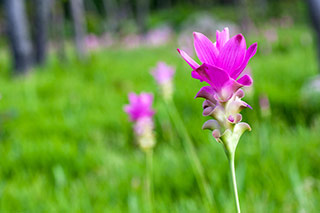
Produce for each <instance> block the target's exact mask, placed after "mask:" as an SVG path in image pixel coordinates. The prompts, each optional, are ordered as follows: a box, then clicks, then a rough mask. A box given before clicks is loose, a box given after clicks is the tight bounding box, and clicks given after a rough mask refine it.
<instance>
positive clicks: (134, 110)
mask: <svg viewBox="0 0 320 213" xmlns="http://www.w3.org/2000/svg"><path fill="white" fill-rule="evenodd" d="M129 102H130V103H129V105H126V106H125V107H124V111H125V112H126V113H127V114H128V115H129V116H130V119H131V121H133V122H136V121H138V120H139V119H142V118H152V116H153V115H154V111H153V110H152V108H151V106H152V102H153V95H152V94H151V93H141V94H140V95H138V94H135V93H133V92H131V93H129Z"/></svg>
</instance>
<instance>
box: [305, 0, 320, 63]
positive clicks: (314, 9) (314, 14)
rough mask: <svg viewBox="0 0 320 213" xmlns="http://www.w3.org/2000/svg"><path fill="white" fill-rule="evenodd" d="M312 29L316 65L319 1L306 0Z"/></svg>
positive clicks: (319, 28)
mask: <svg viewBox="0 0 320 213" xmlns="http://www.w3.org/2000/svg"><path fill="white" fill-rule="evenodd" d="M307 2H308V6H309V11H310V16H311V22H312V26H313V29H314V31H315V33H316V40H317V51H318V63H320V13H319V11H320V0H308V1H307Z"/></svg>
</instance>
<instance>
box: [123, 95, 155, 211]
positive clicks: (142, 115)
mask: <svg viewBox="0 0 320 213" xmlns="http://www.w3.org/2000/svg"><path fill="white" fill-rule="evenodd" d="M129 102H130V103H129V104H128V105H126V106H125V107H124V111H125V112H126V113H127V114H128V115H129V117H130V120H131V121H132V122H133V123H134V132H135V135H136V137H137V140H138V143H139V146H140V148H141V149H142V150H143V151H144V152H145V154H146V195H147V201H148V202H147V203H148V206H147V212H152V197H153V195H152V167H153V166H152V164H153V163H152V162H153V160H152V158H153V157H152V156H153V154H152V153H153V149H152V148H153V147H154V145H155V138H154V135H153V127H154V126H153V120H152V117H153V115H154V111H153V109H152V102H153V95H152V94H151V93H141V94H140V95H138V94H135V93H130V94H129Z"/></svg>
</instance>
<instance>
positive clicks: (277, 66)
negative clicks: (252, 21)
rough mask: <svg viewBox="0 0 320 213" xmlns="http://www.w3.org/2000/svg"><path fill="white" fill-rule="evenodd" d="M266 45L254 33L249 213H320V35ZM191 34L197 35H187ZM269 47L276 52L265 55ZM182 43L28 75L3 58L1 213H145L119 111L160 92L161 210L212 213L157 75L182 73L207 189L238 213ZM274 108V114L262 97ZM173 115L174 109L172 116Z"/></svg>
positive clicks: (246, 152) (242, 168)
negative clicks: (316, 87)
mask: <svg viewBox="0 0 320 213" xmlns="http://www.w3.org/2000/svg"><path fill="white" fill-rule="evenodd" d="M276 30H277V32H278V37H279V38H278V40H277V41H276V42H274V43H272V44H268V42H267V41H266V39H265V38H264V37H263V36H262V35H260V34H258V35H252V36H249V37H248V38H247V40H248V41H247V44H248V43H253V42H258V45H259V47H258V53H257V54H256V56H255V57H254V58H253V59H252V60H251V61H250V63H249V66H250V67H251V69H252V75H253V79H254V85H253V90H252V91H251V92H250V93H249V94H247V96H246V97H245V100H246V101H247V102H248V103H249V104H250V105H251V106H252V107H253V110H250V109H245V110H244V111H243V112H244V114H243V117H244V120H245V121H246V122H248V123H249V124H250V125H251V127H252V132H246V133H245V134H244V136H243V137H242V138H241V140H240V143H239V145H238V148H237V153H236V173H237V180H238V190H239V196H240V202H241V205H242V206H241V207H242V210H243V212H317V210H319V209H320V180H319V176H320V167H319V165H320V151H319V148H320V146H319V144H320V116H319V112H320V110H319V109H320V104H319V102H317V100H319V96H315V95H313V94H312V91H307V92H306V93H307V94H310V93H311V95H309V96H308V95H306V94H304V93H303V92H302V87H303V85H304V84H305V83H306V82H307V81H308V79H310V78H311V77H312V76H315V75H316V74H317V63H316V55H315V48H314V44H313V42H312V39H311V38H312V37H311V35H312V32H311V31H310V29H309V28H308V27H307V26H305V25H296V26H291V27H289V28H277V29H276ZM190 36H192V35H190ZM268 45H269V46H270V45H271V48H272V50H271V51H269V52H268V51H265V50H266V49H267V48H266V47H267V46H268ZM177 47H178V45H177V44H176V43H175V42H172V43H170V44H167V45H165V46H161V47H138V48H135V49H130V50H127V49H121V48H108V49H103V50H99V51H95V52H92V53H91V55H90V56H89V58H88V59H87V60H86V61H82V62H79V61H78V60H76V59H75V57H74V56H73V55H71V57H70V59H69V60H68V61H61V60H59V59H57V58H55V57H54V56H52V57H51V58H50V60H49V63H48V65H47V66H45V67H42V68H37V69H36V70H34V72H32V73H29V74H28V75H26V76H12V75H11V74H10V73H9V72H8V70H9V60H8V58H7V54H6V52H4V51H3V52H2V53H1V55H0V69H1V70H0V93H1V101H0V115H1V118H0V122H1V125H0V159H1V163H0V198H1V199H0V212H144V211H145V195H144V176H145V156H144V153H143V152H141V150H140V149H139V148H138V146H137V144H136V142H135V140H134V135H133V133H132V124H131V123H129V121H128V116H127V115H126V114H125V113H124V111H123V106H124V105H125V104H127V102H128V100H127V94H128V92H131V91H134V92H141V91H146V92H154V93H155V103H154V108H155V109H156V115H155V127H156V128H155V133H156V139H157V144H156V146H155V149H154V161H153V163H154V171H153V172H154V173H153V180H154V183H153V191H154V210H155V212H206V209H205V206H204V204H203V200H202V197H201V193H200V191H199V188H198V186H197V182H196V179H195V176H194V174H193V172H192V169H191V166H190V164H189V161H188V157H187V155H186V152H185V150H184V148H183V140H184V138H183V137H182V136H181V135H180V134H179V132H178V131H177V130H176V127H175V126H174V124H173V122H172V120H171V119H170V116H169V115H168V112H167V110H166V106H165V104H164V101H163V100H162V98H161V96H160V95H159V94H158V89H157V85H156V83H155V82H154V79H153V78H152V76H151V75H150V69H151V68H152V67H154V66H155V65H156V63H157V62H158V61H165V62H166V63H168V64H169V65H172V66H174V67H176V75H175V77H174V83H175V93H174V102H175V105H176V106H177V109H178V110H177V111H178V113H179V114H180V116H181V117H182V119H183V121H184V124H185V126H186V129H187V131H188V133H189V135H190V136H191V138H192V140H193V142H194V145H195V148H196V152H197V155H198V157H199V158H200V161H201V163H202V166H203V168H204V172H205V178H206V179H207V181H208V183H209V184H210V186H211V189H212V194H213V198H214V204H213V207H212V209H213V210H212V211H213V212H234V211H235V209H234V208H235V207H234V200H233V196H232V188H231V185H230V183H229V182H230V181H229V178H230V174H229V170H228V162H227V158H226V157H225V154H224V152H223V148H222V146H221V145H220V144H218V143H217V142H216V141H215V140H214V138H213V137H212V136H211V134H210V132H209V131H208V132H206V131H203V130H202V129H201V126H202V124H203V122H204V121H205V120H207V118H205V117H203V116H202V107H201V105H202V100H198V99H196V100H195V99H194V96H195V94H196V93H197V92H198V90H199V88H200V87H201V86H202V85H204V84H205V83H200V82H198V81H196V80H194V79H192V78H191V76H190V72H191V70H190V67H189V66H188V65H187V64H186V63H185V62H184V61H183V60H182V59H181V58H180V56H179V54H178V53H177V51H176V48H177ZM261 95H265V96H267V97H268V98H269V100H270V106H271V108H270V111H271V113H270V114H269V115H264V114H263V113H262V111H261V109H260V106H259V97H261ZM169 110H170V109H169Z"/></svg>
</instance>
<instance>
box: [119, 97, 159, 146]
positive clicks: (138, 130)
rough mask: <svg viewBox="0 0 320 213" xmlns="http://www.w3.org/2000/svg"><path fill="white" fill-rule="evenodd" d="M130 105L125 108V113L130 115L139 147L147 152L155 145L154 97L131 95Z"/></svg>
mask: <svg viewBox="0 0 320 213" xmlns="http://www.w3.org/2000/svg"><path fill="white" fill-rule="evenodd" d="M129 102H130V103H129V105H126V106H125V107H124V111H125V112H126V113H127V114H128V115H129V117H130V120H131V121H132V122H133V123H134V132H135V135H136V137H137V140H138V143H139V146H140V147H141V148H142V149H143V150H144V151H147V150H149V149H152V148H153V146H154V145H155V140H154V135H153V132H152V130H153V120H152V117H153V115H154V111H153V109H152V108H151V107H152V102H153V95H152V94H150V93H141V94H140V95H137V94H135V93H130V94H129Z"/></svg>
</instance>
